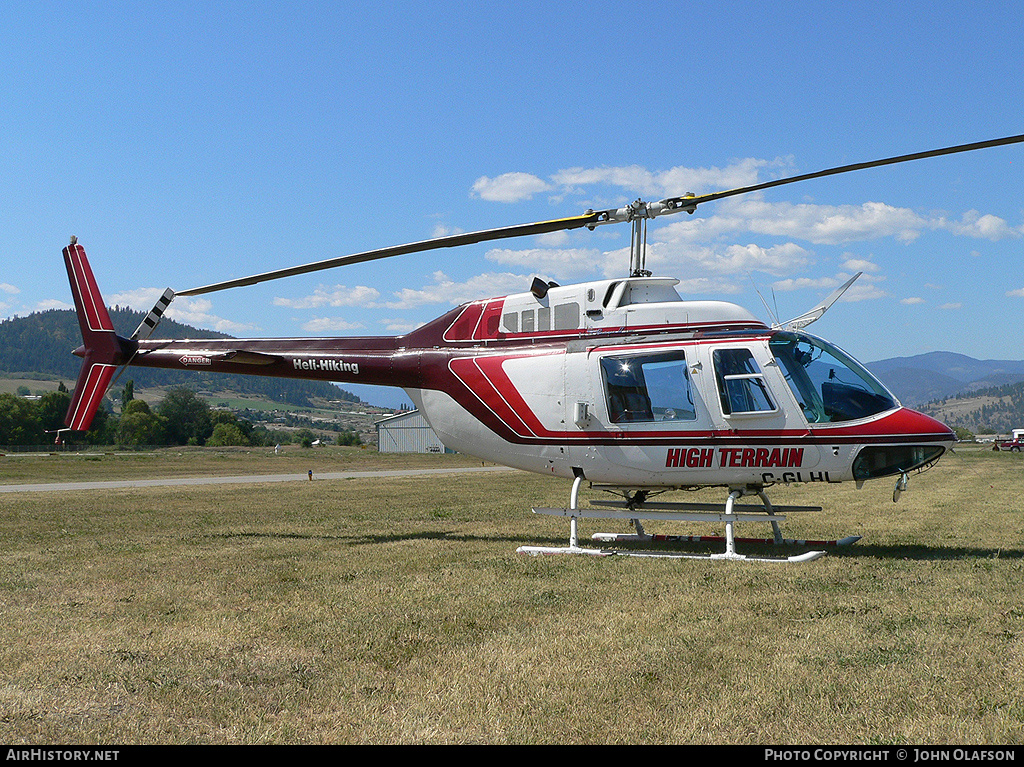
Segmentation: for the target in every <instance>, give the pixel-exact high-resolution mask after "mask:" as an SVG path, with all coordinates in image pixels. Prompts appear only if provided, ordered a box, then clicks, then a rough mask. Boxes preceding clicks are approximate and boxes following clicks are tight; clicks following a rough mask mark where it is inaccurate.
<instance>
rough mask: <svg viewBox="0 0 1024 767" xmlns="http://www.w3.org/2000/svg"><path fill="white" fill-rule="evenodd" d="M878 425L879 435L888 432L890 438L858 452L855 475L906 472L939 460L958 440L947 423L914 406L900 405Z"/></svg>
mask: <svg viewBox="0 0 1024 767" xmlns="http://www.w3.org/2000/svg"><path fill="white" fill-rule="evenodd" d="M878 428H879V431H877V432H876V436H877V437H882V436H883V433H884V435H885V437H886V438H884V439H883V440H881V444H878V443H876V444H871V445H868V446H866V447H864V448H862V449H861V450H860V452H859V453H857V457H856V459H855V460H854V462H853V476H854V479H857V480H864V479H877V478H878V477H888V476H893V475H899V474H906V473H907V472H910V471H914V470H915V469H919V468H921V467H923V466H926V465H928V464H930V463H933V462H935V461H937V460H938V459H939V457H940V456H941V455H942V454H943V453H945V452H946V450H948V449H949V448H950V447H952V445H953V443H955V442H956V435H954V434H953V430H952V429H950V428H949V427H948V426H946V424H944V423H942V422H941V421H937V420H936V419H934V418H932V417H931V416H929V415H925V414H924V413H919V412H917V411H916V410H911V409H910V408H900V409H899V410H897V411H896V412H895V413H893V414H892V415H890V416H888V417H886V418H883V419H882V420H881V421H879V422H878ZM883 429H884V432H883V431H882V430H883Z"/></svg>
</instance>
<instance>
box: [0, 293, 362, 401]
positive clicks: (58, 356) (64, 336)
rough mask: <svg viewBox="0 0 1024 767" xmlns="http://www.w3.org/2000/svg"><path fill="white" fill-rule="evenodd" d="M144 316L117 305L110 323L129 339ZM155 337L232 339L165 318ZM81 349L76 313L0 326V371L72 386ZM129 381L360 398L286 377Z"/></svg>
mask: <svg viewBox="0 0 1024 767" xmlns="http://www.w3.org/2000/svg"><path fill="white" fill-rule="evenodd" d="M145 316H146V315H145V312H137V311H133V310H132V309H123V308H121V307H114V308H112V309H110V319H111V320H112V321H113V323H114V327H115V328H116V329H117V332H118V333H119V334H120V335H123V336H130V335H131V334H132V333H134V332H135V329H136V328H137V327H138V326H139V323H141V322H142V319H143V317H145ZM153 337H154V338H170V339H179V338H230V337H231V336H228V335H225V334H223V333H216V332H214V331H212V330H201V329H199V328H193V327H191V326H189V325H183V324H181V323H178V322H174V321H173V320H170V319H167V318H164V319H163V320H161V322H160V325H159V327H158V328H157V330H156V333H155V334H154V336H153ZM81 345H82V337H81V333H80V331H79V329H78V317H77V315H76V314H75V312H74V310H72V309H50V310H48V311H45V312H36V313H34V314H30V315H29V316H27V317H15V318H13V319H9V320H3V321H2V322H0V373H7V374H17V373H21V374H31V373H42V374H45V375H48V376H55V377H58V378H61V379H64V380H66V381H67V386H68V387H69V388H70V387H72V386H73V385H74V382H75V379H76V378H77V377H78V369H79V367H80V366H81V363H82V361H81V359H79V358H78V357H76V356H74V355H73V354H72V351H73V350H74V349H76V348H78V347H79V346H81ZM123 378H124V379H125V380H127V379H128V378H131V379H132V380H133V381H134V382H135V387H136V389H139V388H147V387H151V386H182V385H184V386H188V387H189V388H192V389H210V390H213V391H221V390H224V391H231V392H238V393H239V394H247V395H253V396H260V397H264V398H266V399H269V400H272V401H275V402H287V403H290V404H293V405H308V404H309V402H310V399H311V398H322V399H328V400H338V399H342V400H348V401H350V402H359V401H360V400H359V397H357V396H356V395H355V394H352V393H351V392H347V391H345V390H344V389H340V388H338V387H337V386H334V385H333V384H329V383H326V382H319V381H298V380H292V379H288V378H265V377H263V376H244V375H227V374H224V373H196V372H177V371H173V370H156V369H149V368H131V370H130V371H129V372H126V373H125V375H124V376H123Z"/></svg>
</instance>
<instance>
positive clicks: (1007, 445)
mask: <svg viewBox="0 0 1024 767" xmlns="http://www.w3.org/2000/svg"><path fill="white" fill-rule="evenodd" d="M993 449H994V450H1009V451H1010V452H1011V453H1019V452H1020V451H1021V450H1024V437H1018V438H1017V439H1011V440H1010V441H1009V442H997V443H996V446H995V447H994V448H993Z"/></svg>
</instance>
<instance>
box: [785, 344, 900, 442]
mask: <svg viewBox="0 0 1024 767" xmlns="http://www.w3.org/2000/svg"><path fill="white" fill-rule="evenodd" d="M768 348H769V349H771V352H772V354H774V355H775V359H777V360H778V361H779V366H780V367H781V368H782V374H783V376H784V377H785V379H786V383H787V384H789V388H790V389H791V390H792V392H793V396H794V397H796V401H797V402H798V403H800V408H801V409H802V410H803V412H804V417H805V418H806V419H807V422H808V423H836V422H841V421H852V420H855V419H857V418H867V417H868V416H872V415H875V414H876V413H882V412H885V411H886V410H892V409H893V408H895V407H898V405H897V403H896V400H895V399H893V397H892V395H891V394H889V392H888V391H887V390H886V388H885V387H884V386H883V385H882V384H881V383H880V382H879V381H878V380H877V379H876V378H875V377H874V376H873V375H871V373H869V372H868V371H867V370H866V369H865V368H864V367H863V366H862V365H861V364H860V363H858V362H857V361H856V360H854V359H853V358H852V357H850V356H849V355H847V354H846V353H845V352H843V351H841V350H839V349H837V348H836V347H834V346H832V345H831V344H828V343H826V342H824V341H822V340H821V339H820V338H815V337H814V336H809V335H805V334H803V333H787V332H780V333H776V334H775V335H774V336H772V340H771V341H770V342H769V344H768Z"/></svg>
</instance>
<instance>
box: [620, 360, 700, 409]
mask: <svg viewBox="0 0 1024 767" xmlns="http://www.w3.org/2000/svg"><path fill="white" fill-rule="evenodd" d="M601 372H602V374H603V376H604V384H605V392H606V393H607V397H608V417H609V418H610V419H611V422H612V423H650V422H654V421H694V420H696V418H697V412H696V409H695V408H694V404H693V392H692V390H691V388H690V375H689V371H688V370H687V367H686V356H685V354H684V353H683V352H681V351H674V352H662V353H660V354H640V355H629V356H624V357H604V358H603V359H602V360H601Z"/></svg>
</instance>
